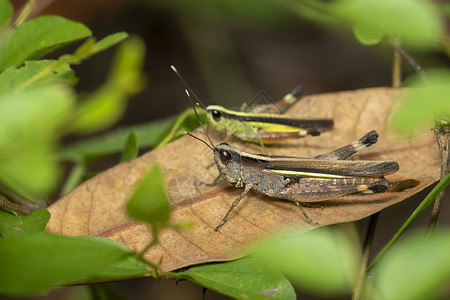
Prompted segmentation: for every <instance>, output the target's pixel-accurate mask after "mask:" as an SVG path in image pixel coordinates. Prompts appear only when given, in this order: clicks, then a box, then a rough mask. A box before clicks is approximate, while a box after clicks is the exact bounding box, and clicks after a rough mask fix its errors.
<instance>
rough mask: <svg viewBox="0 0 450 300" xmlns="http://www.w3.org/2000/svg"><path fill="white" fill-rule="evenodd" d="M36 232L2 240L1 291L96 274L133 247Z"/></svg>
mask: <svg viewBox="0 0 450 300" xmlns="http://www.w3.org/2000/svg"><path fill="white" fill-rule="evenodd" d="M97 239H98V240H96V241H94V240H90V239H83V238H71V237H65V236H57V235H51V234H47V233H34V234H30V235H27V236H24V237H21V238H9V239H3V240H0V265H1V266H2V267H1V268H0V278H2V280H0V293H3V294H16V295H17V294H29V293H41V292H45V291H46V290H48V289H49V288H50V287H51V286H55V285H61V284H68V283H73V282H76V281H79V280H82V279H85V278H88V277H89V276H91V275H93V274H96V273H98V272H99V270H102V269H105V268H107V267H109V266H110V265H111V264H112V263H114V262H115V261H118V260H120V259H122V258H124V257H126V256H127V255H130V254H131V253H132V252H131V250H124V249H123V248H121V247H117V246H116V245H112V244H110V243H109V242H104V241H101V240H102V239H101V238H97Z"/></svg>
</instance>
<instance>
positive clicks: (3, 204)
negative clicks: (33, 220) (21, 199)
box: [0, 199, 33, 215]
mask: <svg viewBox="0 0 450 300" xmlns="http://www.w3.org/2000/svg"><path fill="white" fill-rule="evenodd" d="M0 207H2V208H6V209H9V210H12V211H15V212H18V213H21V214H24V215H29V214H31V213H32V212H33V210H31V209H29V208H28V207H23V206H20V205H18V204H15V203H12V202H9V201H5V200H3V199H0Z"/></svg>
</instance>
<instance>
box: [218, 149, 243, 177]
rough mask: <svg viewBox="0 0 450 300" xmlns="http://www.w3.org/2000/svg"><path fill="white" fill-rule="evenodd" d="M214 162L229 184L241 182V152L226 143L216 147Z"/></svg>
mask: <svg viewBox="0 0 450 300" xmlns="http://www.w3.org/2000/svg"><path fill="white" fill-rule="evenodd" d="M214 161H215V162H216V165H217V168H218V169H219V172H220V175H221V176H222V177H223V179H225V181H227V182H228V183H229V184H233V185H234V184H237V183H238V182H241V180H240V178H241V155H240V154H239V150H238V149H236V148H235V147H233V146H230V145H228V144H226V143H222V144H219V145H217V146H215V147H214Z"/></svg>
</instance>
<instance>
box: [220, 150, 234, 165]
mask: <svg viewBox="0 0 450 300" xmlns="http://www.w3.org/2000/svg"><path fill="white" fill-rule="evenodd" d="M219 156H220V161H221V162H223V163H224V162H227V161H229V160H230V159H231V153H230V151H228V150H222V151H220V153H219Z"/></svg>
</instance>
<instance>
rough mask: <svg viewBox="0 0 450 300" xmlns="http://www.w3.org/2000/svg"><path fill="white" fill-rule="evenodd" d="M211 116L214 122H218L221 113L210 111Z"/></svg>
mask: <svg viewBox="0 0 450 300" xmlns="http://www.w3.org/2000/svg"><path fill="white" fill-rule="evenodd" d="M211 116H212V118H213V120H214V121H216V122H218V121H220V119H222V113H221V112H220V111H218V110H216V109H214V110H212V111H211Z"/></svg>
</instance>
